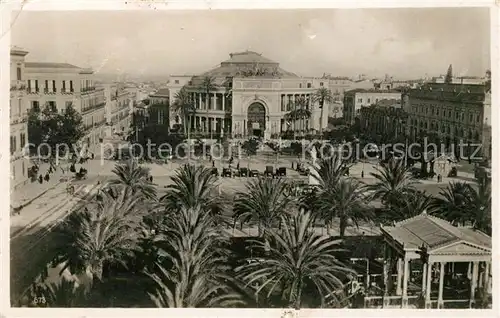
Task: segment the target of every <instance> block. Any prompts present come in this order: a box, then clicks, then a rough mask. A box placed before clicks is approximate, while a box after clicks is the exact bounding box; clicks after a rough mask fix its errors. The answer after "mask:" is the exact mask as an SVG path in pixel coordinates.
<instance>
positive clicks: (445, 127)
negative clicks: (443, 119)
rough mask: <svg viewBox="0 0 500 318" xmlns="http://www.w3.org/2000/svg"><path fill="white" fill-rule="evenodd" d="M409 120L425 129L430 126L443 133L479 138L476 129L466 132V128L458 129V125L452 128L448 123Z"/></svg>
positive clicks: (431, 128)
mask: <svg viewBox="0 0 500 318" xmlns="http://www.w3.org/2000/svg"><path fill="white" fill-rule="evenodd" d="M410 122H411V124H412V125H413V126H415V127H420V128H421V129H425V130H427V129H428V128H430V130H434V131H441V133H443V134H444V133H446V134H451V133H452V132H453V134H454V135H455V136H458V137H467V138H469V139H472V137H474V139H476V140H478V139H479V132H478V131H477V130H474V132H473V131H472V129H469V130H468V132H467V133H466V130H465V129H463V128H460V129H459V128H458V127H455V129H452V127H451V126H450V125H448V124H441V125H439V123H438V122H430V123H429V124H427V122H425V121H421V122H418V120H416V119H412V120H410Z"/></svg>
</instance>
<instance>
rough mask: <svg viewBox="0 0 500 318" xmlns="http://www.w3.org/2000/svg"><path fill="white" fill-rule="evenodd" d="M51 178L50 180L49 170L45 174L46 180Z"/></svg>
mask: <svg viewBox="0 0 500 318" xmlns="http://www.w3.org/2000/svg"><path fill="white" fill-rule="evenodd" d="M49 180H50V176H49V173H48V172H47V173H46V174H45V181H47V182H49Z"/></svg>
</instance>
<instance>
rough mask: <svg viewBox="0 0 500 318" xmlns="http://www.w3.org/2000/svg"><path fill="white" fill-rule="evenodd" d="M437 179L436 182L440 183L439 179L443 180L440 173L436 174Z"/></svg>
mask: <svg viewBox="0 0 500 318" xmlns="http://www.w3.org/2000/svg"><path fill="white" fill-rule="evenodd" d="M437 179H438V183H441V180H443V177H442V176H441V174H438V177H437Z"/></svg>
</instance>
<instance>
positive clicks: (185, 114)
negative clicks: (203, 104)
mask: <svg viewBox="0 0 500 318" xmlns="http://www.w3.org/2000/svg"><path fill="white" fill-rule="evenodd" d="M172 106H173V109H174V111H176V112H179V113H180V114H181V116H182V118H183V127H184V134H185V135H186V136H187V138H188V139H191V137H190V136H191V129H192V127H191V118H194V115H195V113H196V107H195V104H194V100H193V98H192V95H191V93H190V92H188V91H187V89H186V88H185V87H183V88H181V89H180V90H179V91H178V92H177V93H176V94H175V97H174V103H173V105H172ZM190 116H191V117H190Z"/></svg>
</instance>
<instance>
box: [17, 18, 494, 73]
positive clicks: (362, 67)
mask: <svg viewBox="0 0 500 318" xmlns="http://www.w3.org/2000/svg"><path fill="white" fill-rule="evenodd" d="M13 16H14V19H13V24H12V33H11V43H12V45H15V46H20V47H22V48H24V49H27V50H28V51H29V52H30V53H29V54H28V55H27V57H26V59H27V61H38V62H66V63H71V64H74V65H77V66H80V67H91V68H93V69H94V70H95V71H96V73H98V74H99V73H103V74H123V73H125V74H129V75H131V76H165V77H168V76H169V75H183V74H186V75H194V74H200V73H203V72H205V71H208V70H210V69H212V68H214V67H216V66H217V65H219V64H220V62H221V61H224V60H226V59H228V58H229V53H231V52H241V51H245V50H251V51H256V52H258V53H262V55H263V56H265V57H267V58H269V59H271V60H274V61H276V62H279V63H280V66H281V67H282V68H284V69H285V70H287V71H290V72H294V73H296V74H298V75H301V76H321V75H322V74H323V73H329V74H332V75H333V76H356V75H357V74H366V75H368V76H372V77H376V76H384V75H385V74H389V75H390V76H393V77H394V78H398V79H415V78H421V77H423V76H425V75H426V74H428V75H429V76H437V75H440V74H445V73H446V70H447V68H448V65H449V64H452V65H453V71H454V75H456V76H458V75H469V76H473V75H478V76H481V75H483V74H484V73H485V71H486V69H489V68H490V15H489V11H488V9H487V8H430V9H423V8H419V9H409V8H398V9H309V10H240V11H235V10H211V11H208V10H203V11H67V12H61V11H57V12H56V11H21V12H20V13H18V14H14V15H13Z"/></svg>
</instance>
